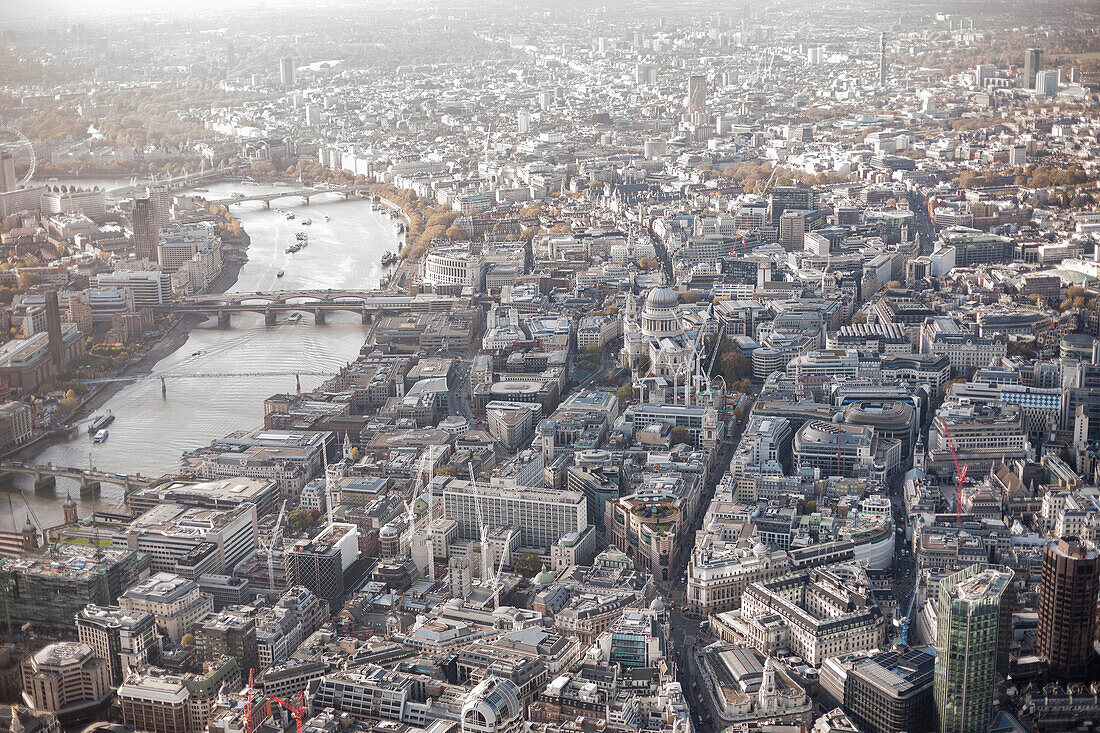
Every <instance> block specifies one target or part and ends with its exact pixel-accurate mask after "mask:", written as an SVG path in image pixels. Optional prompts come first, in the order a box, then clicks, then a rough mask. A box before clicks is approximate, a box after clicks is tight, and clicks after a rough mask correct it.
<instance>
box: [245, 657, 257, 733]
mask: <svg viewBox="0 0 1100 733" xmlns="http://www.w3.org/2000/svg"><path fill="white" fill-rule="evenodd" d="M255 671H256V670H254V669H249V670H248V699H246V700H245V701H244V730H245V733H253V730H254V728H255V726H254V725H252V698H253V696H254V695H255V694H256V689H255V685H254V684H253V677H252V675H253V674H254V673H255Z"/></svg>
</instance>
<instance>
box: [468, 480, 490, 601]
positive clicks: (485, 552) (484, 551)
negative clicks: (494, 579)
mask: <svg viewBox="0 0 1100 733" xmlns="http://www.w3.org/2000/svg"><path fill="white" fill-rule="evenodd" d="M466 465H467V467H468V468H469V470H470V483H471V484H473V487H474V511H475V512H476V513H477V526H478V529H479V530H480V532H481V582H483V583H484V582H485V581H486V580H488V579H489V573H490V572H491V571H492V568H491V567H489V525H487V524H486V523H485V519H484V517H482V515H481V502H480V501H478V499H480V493H479V492H478V489H477V479H476V478H474V462H473V461H470V462H469V463H467V464H466Z"/></svg>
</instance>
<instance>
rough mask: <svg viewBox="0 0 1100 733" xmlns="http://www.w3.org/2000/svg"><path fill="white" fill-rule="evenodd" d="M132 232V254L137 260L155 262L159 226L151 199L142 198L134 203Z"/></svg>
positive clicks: (158, 240)
mask: <svg viewBox="0 0 1100 733" xmlns="http://www.w3.org/2000/svg"><path fill="white" fill-rule="evenodd" d="M133 231H134V238H133V244H134V253H135V254H136V255H137V257H138V259H139V260H143V259H144V260H149V261H150V262H156V261H157V245H158V244H160V226H159V225H158V224H157V209H156V205H155V204H154V203H153V200H152V199H149V198H143V199H138V200H137V201H135V202H134V220H133Z"/></svg>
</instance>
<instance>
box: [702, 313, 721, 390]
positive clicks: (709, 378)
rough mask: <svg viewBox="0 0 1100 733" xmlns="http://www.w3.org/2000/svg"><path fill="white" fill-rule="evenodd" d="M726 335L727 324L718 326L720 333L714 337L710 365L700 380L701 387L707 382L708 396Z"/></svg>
mask: <svg viewBox="0 0 1100 733" xmlns="http://www.w3.org/2000/svg"><path fill="white" fill-rule="evenodd" d="M725 335H726V324H724V323H719V324H718V333H717V335H715V337H714V349H713V350H712V351H711V352H710V365H709V366H708V367H707V370H706V371H705V372H704V373H703V379H702V380H700V386H702V382H703V381H704V380H705V381H706V385H707V393H708V394H709V393H710V389H711V383H712V380H713V378H714V365H715V363H717V361H718V349H719V348H720V347H721V346H722V339H723V338H725ZM704 344H705V342H704ZM724 381H725V380H723V383H724ZM709 400H710V398H709V397H708V403H709Z"/></svg>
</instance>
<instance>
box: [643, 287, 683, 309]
mask: <svg viewBox="0 0 1100 733" xmlns="http://www.w3.org/2000/svg"><path fill="white" fill-rule="evenodd" d="M679 302H680V300H679V298H677V297H676V293H675V292H674V291H673V290H672V288H653V290H650V291H649V296H648V297H647V298H646V299H645V307H646V308H675V307H676V306H677V305H678V304H679Z"/></svg>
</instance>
